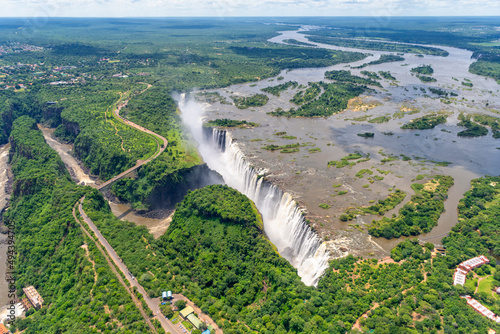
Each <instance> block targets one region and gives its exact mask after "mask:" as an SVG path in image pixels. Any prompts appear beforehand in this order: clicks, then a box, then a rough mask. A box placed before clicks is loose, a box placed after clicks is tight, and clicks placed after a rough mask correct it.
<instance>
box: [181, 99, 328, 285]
mask: <svg viewBox="0 0 500 334" xmlns="http://www.w3.org/2000/svg"><path fill="white" fill-rule="evenodd" d="M178 103H179V108H180V110H181V113H182V115H181V117H182V120H183V122H184V124H185V125H186V126H187V127H188V128H189V130H190V131H191V133H192V135H193V137H194V139H195V140H196V142H197V143H198V145H199V146H198V150H199V152H200V154H201V156H202V158H203V160H204V161H205V162H206V164H207V165H208V167H210V168H211V169H212V170H215V171H216V172H218V173H219V174H221V175H222V177H223V178H224V181H225V182H226V184H227V185H228V186H230V187H232V188H234V189H236V190H238V191H240V192H241V193H243V194H245V195H246V196H248V197H249V198H250V199H251V200H252V201H254V203H255V205H256V206H257V208H258V209H259V211H260V213H261V214H262V218H263V220H264V230H265V232H266V234H267V236H268V238H269V240H270V241H271V242H272V243H273V244H274V245H275V246H276V247H277V249H278V251H279V253H280V254H281V256H283V257H284V258H285V259H287V260H288V261H289V262H290V263H291V264H292V265H293V266H294V267H295V268H297V272H298V275H299V276H300V277H301V279H302V281H303V282H304V283H305V284H307V285H316V284H317V282H318V280H319V278H320V277H321V275H322V274H323V272H324V271H325V269H326V268H328V260H329V253H328V251H327V249H326V247H325V245H324V243H322V242H321V240H320V238H319V237H318V236H317V235H316V233H314V232H313V231H312V230H311V228H310V227H309V226H308V225H307V223H306V222H305V220H304V218H303V215H302V212H301V210H300V209H299V208H298V207H297V205H296V204H295V201H294V200H293V198H292V196H290V194H288V193H283V191H281V190H280V189H279V188H278V187H276V186H274V185H270V184H269V183H267V182H263V179H262V178H259V177H258V174H257V172H256V171H255V170H254V169H253V168H252V167H251V166H250V165H249V164H248V162H247V161H245V159H244V156H243V154H242V153H241V151H240V150H239V148H238V146H237V145H236V144H235V143H233V142H232V140H231V137H230V135H229V133H227V132H226V131H220V130H217V129H214V130H213V131H212V133H211V134H209V136H207V135H206V133H204V131H203V126H202V124H203V116H204V110H203V108H202V107H201V106H200V105H199V104H198V103H196V102H195V101H194V100H193V99H186V96H185V94H182V95H180V96H179V97H178Z"/></svg>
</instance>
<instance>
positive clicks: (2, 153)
mask: <svg viewBox="0 0 500 334" xmlns="http://www.w3.org/2000/svg"><path fill="white" fill-rule="evenodd" d="M9 148H10V145H4V146H0V211H2V210H3V209H4V208H5V207H6V206H7V203H8V199H9V197H10V196H9V194H8V192H7V191H8V189H7V187H8V181H9V174H8V173H9V168H10V166H9V164H8V161H9ZM6 239H7V238H6V235H4V234H0V313H2V311H3V310H4V309H5V307H6V306H5V305H7V303H8V302H9V298H8V294H7V287H8V286H7V282H6V281H5V275H6V265H5V262H6V260H7V253H6V252H7V245H5V244H3V241H4V240H6ZM0 320H1V319H0Z"/></svg>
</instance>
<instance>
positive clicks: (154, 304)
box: [73, 196, 183, 334]
mask: <svg viewBox="0 0 500 334" xmlns="http://www.w3.org/2000/svg"><path fill="white" fill-rule="evenodd" d="M84 200H85V196H84V197H82V198H81V199H80V201H79V202H78V203H77V204H78V211H79V213H80V216H81V217H82V218H83V221H84V222H85V223H86V224H87V226H88V227H89V228H90V229H91V230H92V232H94V234H95V236H96V237H97V240H99V243H100V244H101V245H102V247H99V245H98V244H97V243H96V245H97V248H98V249H99V250H100V251H101V253H102V254H103V255H104V257H105V258H106V260H107V261H108V263H109V265H110V266H111V269H113V271H114V272H115V274H116V276H118V280H119V281H120V283H122V285H124V286H125V288H126V289H127V291H128V292H129V293H130V295H131V296H132V299H134V302H136V304H137V303H139V304H138V306H139V305H140V306H139V309H140V310H141V314H142V316H143V317H144V319H145V320H146V322H147V323H148V325H150V327H152V328H153V330H154V332H156V330H155V329H154V326H153V325H152V324H151V321H150V320H149V318H148V317H147V315H146V314H145V312H144V310H143V309H142V305H141V303H140V301H139V300H138V299H137V297H136V296H135V294H134V293H133V292H132V291H131V290H130V289H129V287H128V285H130V286H132V287H136V288H137V290H138V291H139V293H140V294H141V295H142V297H143V298H144V300H145V301H146V304H147V305H148V307H149V309H150V310H151V311H152V312H153V314H154V316H155V318H156V319H157V320H158V321H159V322H160V323H161V326H162V327H163V329H164V330H165V332H167V333H168V332H170V333H179V334H182V333H183V332H182V330H180V328H178V327H176V326H175V325H174V324H172V322H170V320H168V319H167V318H165V316H163V314H162V313H161V311H160V307H159V305H158V301H155V300H153V299H152V298H150V297H149V295H148V294H147V293H146V290H144V288H143V287H142V285H140V284H139V283H138V282H137V280H136V279H135V278H133V276H132V275H130V274H129V273H130V271H129V270H128V268H127V266H126V265H125V264H124V263H123V261H122V259H120V257H119V256H118V254H116V252H115V250H114V249H113V247H111V245H110V244H109V242H108V241H107V240H106V238H104V236H103V235H102V234H101V232H100V231H99V229H98V228H97V226H96V225H95V224H94V222H93V221H92V220H91V219H90V218H89V217H88V216H87V215H86V214H85V211H83V207H82V204H83V201H84ZM73 216H74V217H75V220H76V221H77V222H78V223H79V224H80V226H81V227H82V229H83V231H84V232H85V233H86V234H87V235H88V236H89V238H90V239H92V240H94V239H93V238H92V237H91V235H90V233H88V231H87V230H86V229H85V228H84V227H83V225H81V222H80V220H79V219H78V217H77V216H76V215H75V209H74V208H73ZM103 248H104V249H103ZM104 250H105V251H104ZM106 253H107V254H106ZM109 259H111V260H112V261H113V263H114V266H113V264H112V263H111V262H110V260H109ZM115 266H116V268H118V269H119V270H120V271H121V272H122V273H123V275H125V278H126V279H127V281H128V285H127V284H126V283H125V282H124V281H123V279H122V277H121V275H120V274H119V273H118V272H117V271H116V269H115Z"/></svg>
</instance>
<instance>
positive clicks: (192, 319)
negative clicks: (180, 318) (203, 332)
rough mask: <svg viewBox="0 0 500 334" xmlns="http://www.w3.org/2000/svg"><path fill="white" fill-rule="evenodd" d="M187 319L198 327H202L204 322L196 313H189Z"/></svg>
mask: <svg viewBox="0 0 500 334" xmlns="http://www.w3.org/2000/svg"><path fill="white" fill-rule="evenodd" d="M187 320H189V322H190V323H192V324H193V326H194V327H195V328H196V329H200V326H201V324H202V322H201V320H200V319H198V317H197V316H195V315H194V313H191V314H190V315H188V317H187Z"/></svg>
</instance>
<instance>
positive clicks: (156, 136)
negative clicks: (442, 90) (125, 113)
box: [97, 85, 168, 190]
mask: <svg viewBox="0 0 500 334" xmlns="http://www.w3.org/2000/svg"><path fill="white" fill-rule="evenodd" d="M150 87H151V85H148V87H147V88H146V89H145V90H143V91H142V92H141V93H143V92H144V91H146V90H147V89H148V88H150ZM128 101H129V100H125V101H124V102H122V103H120V104H118V106H117V107H116V109H115V110H113V115H114V116H115V117H116V118H117V119H119V120H120V121H121V122H123V123H125V124H126V125H128V126H130V127H132V128H135V129H137V130H139V131H142V132H145V133H147V134H149V135H152V136H153V138H154V139H155V140H156V143H157V144H158V150H157V151H156V153H155V154H154V155H152V156H151V157H150V158H148V159H147V160H138V161H137V164H136V165H135V166H134V167H132V168H129V169H127V170H126V171H124V172H122V173H120V174H118V175H116V176H115V177H113V178H112V179H109V180H108V181H106V182H104V183H102V184H100V185H99V186H97V190H101V189H103V188H105V187H107V186H109V185H110V184H111V183H113V182H115V181H117V180H119V179H121V178H122V177H124V176H125V175H127V174H129V173H131V172H133V171H135V170H136V169H138V168H139V167H141V166H142V165H145V164H147V163H148V162H150V161H153V160H154V159H156V158H157V157H158V156H159V155H160V154H162V152H163V151H165V149H166V148H167V145H168V140H167V139H166V138H165V137H163V136H160V135H159V134H157V133H155V132H153V131H151V130H148V129H146V128H145V127H142V126H140V125H138V124H135V123H134V122H131V121H129V120H128V119H125V118H123V117H122V116H120V110H121V109H122V108H123V107H125V106H126V105H127V103H128ZM160 140H161V141H163V143H160Z"/></svg>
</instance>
